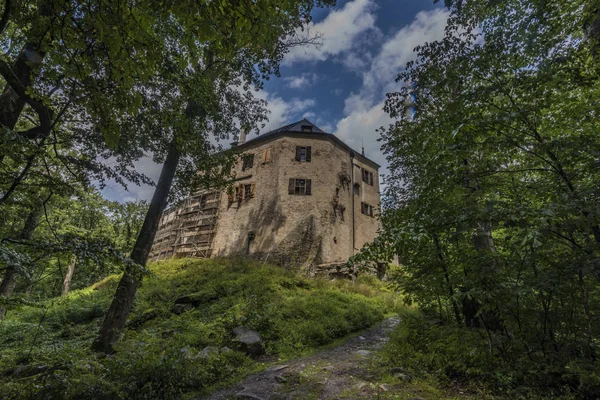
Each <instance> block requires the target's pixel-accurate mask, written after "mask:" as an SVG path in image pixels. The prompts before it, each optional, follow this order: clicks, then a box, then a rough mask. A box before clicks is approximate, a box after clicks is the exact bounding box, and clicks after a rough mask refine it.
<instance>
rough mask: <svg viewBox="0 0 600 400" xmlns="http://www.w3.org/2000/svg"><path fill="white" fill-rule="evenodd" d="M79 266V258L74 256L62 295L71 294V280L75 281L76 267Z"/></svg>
mask: <svg viewBox="0 0 600 400" xmlns="http://www.w3.org/2000/svg"><path fill="white" fill-rule="evenodd" d="M76 265H77V256H76V255H75V254H73V257H72V258H71V263H70V264H69V268H67V273H66V274H65V279H64V281H63V290H62V295H63V296H66V295H67V294H69V289H71V280H72V279H73V274H74V273H75V266H76Z"/></svg>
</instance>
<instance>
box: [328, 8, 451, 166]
mask: <svg viewBox="0 0 600 400" xmlns="http://www.w3.org/2000/svg"><path fill="white" fill-rule="evenodd" d="M447 19H448V13H447V12H446V11H445V10H444V9H442V8H440V9H436V10H433V11H429V12H420V13H418V14H417V15H416V16H415V19H414V20H413V22H412V23H411V24H410V25H407V26H405V27H403V28H402V29H400V30H399V31H398V32H396V33H395V34H394V35H393V36H391V37H390V38H388V39H387V40H386V41H385V42H384V43H383V45H382V46H381V48H380V50H379V52H378V53H377V54H376V55H375V56H374V57H373V59H372V61H371V64H370V67H368V69H367V71H366V72H364V73H363V74H362V85H361V88H360V90H359V92H358V93H351V94H350V95H349V96H348V97H347V98H346V100H345V104H344V113H345V114H346V116H345V117H344V118H342V119H341V120H340V121H338V122H337V124H336V127H335V130H334V131H333V133H334V134H335V135H336V136H338V137H339V138H340V139H342V140H343V141H344V142H346V143H347V144H348V145H349V146H350V147H352V148H354V149H355V150H360V149H361V147H362V145H363V143H364V147H365V153H366V155H367V157H369V158H371V159H373V160H374V161H376V162H377V163H379V164H381V165H382V166H383V168H382V170H381V171H380V172H381V173H387V168H386V166H387V162H386V160H385V157H384V155H383V154H382V153H381V143H380V142H378V141H377V139H378V138H379V134H378V133H377V132H376V130H377V129H378V128H380V127H382V126H383V127H388V125H389V124H391V123H393V120H392V119H391V118H390V117H389V115H388V114H387V113H385V112H384V111H383V106H384V104H385V93H386V92H390V91H395V90H397V89H398V88H397V84H396V83H395V78H396V75H397V74H398V73H399V72H400V71H401V70H402V68H404V67H405V66H406V63H407V62H409V61H411V60H413V59H414V58H415V56H416V54H415V53H414V48H415V47H416V46H418V45H421V44H424V43H425V42H432V41H435V40H438V39H441V38H442V37H443V35H444V29H445V27H446V22H447Z"/></svg>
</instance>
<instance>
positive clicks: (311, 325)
mask: <svg viewBox="0 0 600 400" xmlns="http://www.w3.org/2000/svg"><path fill="white" fill-rule="evenodd" d="M150 269H151V270H152V272H153V275H151V276H150V277H148V278H147V279H146V280H145V281H144V284H143V286H142V287H141V288H140V292H139V296H138V298H137V300H136V304H135V309H134V312H133V313H132V315H131V319H130V321H129V323H128V330H126V332H125V333H124V336H123V339H122V340H121V341H120V342H119V344H118V345H117V347H116V350H117V353H116V354H115V355H113V356H109V357H103V356H98V355H96V354H95V353H92V352H91V350H89V348H88V347H89V340H90V339H91V337H93V336H94V334H95V332H96V330H97V327H98V325H99V323H100V322H101V316H102V313H103V312H104V310H106V306H107V304H108V303H109V301H110V298H111V295H112V293H113V291H114V288H115V286H116V283H117V282H118V278H119V277H118V276H114V275H113V276H111V277H109V278H107V279H105V280H103V281H100V282H98V283H97V284H95V285H93V286H91V287H89V288H86V289H83V290H78V291H74V292H72V293H70V294H69V295H68V296H66V297H63V298H59V299H56V298H55V299H51V300H47V301H45V302H40V303H37V304H35V305H21V306H19V307H18V308H17V309H14V310H11V311H10V312H9V313H8V315H7V318H6V319H5V320H4V321H2V322H0V354H1V356H0V375H1V376H3V377H2V378H1V379H0V387H2V389H3V390H2V395H0V398H4V397H2V396H5V397H7V398H30V397H35V398H52V396H59V397H61V398H78V399H85V398H131V397H135V398H152V399H155V398H182V397H184V398H185V397H186V396H188V397H192V396H194V394H196V395H197V394H198V393H199V392H204V391H206V390H209V388H211V387H212V386H214V385H216V384H224V383H226V382H227V381H229V380H230V379H235V378H236V377H239V376H240V375H241V374H244V373H247V372H248V371H250V370H253V369H256V368H259V367H260V368H264V364H259V363H257V362H256V361H253V360H251V359H250V358H248V357H247V356H246V355H244V354H243V353H242V352H239V351H237V350H236V349H237V348H236V345H235V342H234V341H233V333H232V330H233V328H235V327H237V326H239V325H244V326H248V327H249V328H251V329H255V330H257V331H258V332H259V333H260V334H261V336H262V338H263V340H264V345H265V348H266V351H267V357H268V358H267V359H269V360H273V359H274V358H279V359H285V358H289V357H293V356H297V355H299V354H301V353H303V352H306V351H310V350H311V349H314V348H315V347H317V346H321V345H324V344H327V343H330V342H331V341H333V340H335V339H338V338H341V337H343V336H345V335H347V334H348V333H350V332H355V331H357V330H361V329H364V328H367V327H369V326H371V325H373V324H374V323H376V322H378V321H379V320H381V319H382V318H383V316H384V315H383V313H384V312H388V313H389V312H396V311H397V310H399V309H401V306H400V304H399V303H398V302H397V301H395V300H394V299H393V297H392V294H391V293H389V292H387V291H386V290H385V289H384V287H383V286H382V284H381V283H379V282H376V281H373V280H369V279H363V280H361V281H360V282H357V283H352V282H346V281H334V282H330V281H327V280H319V279H317V280H310V279H307V278H303V277H300V276H297V275H296V274H294V273H293V272H290V271H286V270H283V269H281V268H279V267H273V266H263V265H257V264H250V263H248V262H247V261H244V260H186V259H183V260H171V261H163V262H158V263H155V264H153V265H151V267H150ZM192 294H199V295H198V296H197V297H199V298H203V299H204V302H202V303H201V304H198V305H197V306H196V307H195V308H193V309H191V310H189V311H186V312H183V313H181V314H176V313H173V312H172V311H173V306H174V303H175V300H176V299H177V298H179V297H181V296H185V295H192ZM206 346H217V347H219V348H223V347H228V348H231V349H233V351H231V352H229V351H220V352H218V353H215V354H213V355H212V356H210V357H209V358H207V359H204V358H201V357H199V356H198V353H199V352H200V350H202V349H203V348H204V347H206ZM27 364H29V365H40V364H43V365H46V366H48V367H49V369H48V370H47V371H46V372H43V373H42V374H38V375H34V376H31V377H27V378H20V379H16V378H12V377H11V376H10V374H8V375H6V373H7V372H8V371H13V370H14V369H15V368H16V367H17V366H19V365H27Z"/></svg>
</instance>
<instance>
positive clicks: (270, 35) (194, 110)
mask: <svg viewBox="0 0 600 400" xmlns="http://www.w3.org/2000/svg"><path fill="white" fill-rule="evenodd" d="M275 3H276V2H271V1H262V2H258V3H255V2H251V1H248V2H245V1H241V2H237V4H229V3H228V2H225V3H221V6H222V7H224V8H225V9H221V10H216V11H215V12H216V14H217V15H218V16H219V18H217V19H216V20H215V18H214V17H213V16H211V18H210V19H211V22H212V23H213V25H216V26H217V27H218V28H217V30H219V31H220V32H227V33H228V34H227V35H226V38H219V40H214V39H210V40H207V41H206V42H204V45H205V46H206V47H205V48H204V49H203V51H202V52H198V54H202V58H201V59H200V61H198V60H193V61H192V64H191V66H190V67H189V68H187V69H186V70H184V71H177V70H176V71H175V73H173V70H172V69H171V68H170V63H167V64H168V65H167V68H166V69H165V70H164V71H163V73H164V74H165V75H163V76H161V78H160V79H157V81H156V85H155V86H154V87H155V90H157V91H158V92H160V93H161V94H162V95H163V96H167V98H169V103H168V104H167V105H166V107H165V105H164V104H163V105H160V104H159V105H158V107H156V108H157V109H161V108H162V110H164V109H165V108H166V109H167V110H168V111H167V112H165V111H162V112H159V115H165V116H166V118H165V120H161V123H164V122H165V121H167V120H169V121H170V122H171V123H168V124H166V126H168V127H171V128H172V130H171V131H170V132H169V135H168V137H169V138H170V140H169V142H168V145H167V146H165V147H166V149H165V150H166V157H165V161H164V165H163V169H162V171H161V175H160V178H159V180H158V183H157V188H156V191H155V193H154V196H153V198H152V201H151V202H150V205H149V209H148V213H147V214H146V218H145V220H144V224H143V225H142V228H141V231H140V234H139V235H138V239H137V241H136V244H135V246H134V248H133V251H132V253H131V259H132V260H133V261H134V262H135V263H136V264H137V265H139V266H142V267H143V266H144V265H145V263H146V261H147V258H148V254H149V252H150V249H151V246H152V242H153V240H154V235H155V233H156V229H157V227H158V222H159V218H160V215H161V214H162V212H163V211H164V209H165V207H166V205H167V200H168V193H169V191H170V189H171V185H172V182H173V180H174V178H175V174H176V171H177V167H178V164H179V160H180V159H182V158H184V157H185V156H186V155H187V157H189V158H191V159H193V160H194V161H195V162H194V165H195V166H196V167H197V166H198V165H202V164H204V163H206V162H207V161H209V162H210V160H211V159H212V157H210V151H207V150H210V146H209V145H208V134H209V132H211V131H212V134H213V135H214V136H216V137H217V138H219V137H227V136H228V135H229V134H230V133H233V132H234V129H235V126H236V124H235V123H234V121H235V119H239V120H240V122H241V125H242V126H248V127H256V126H257V124H258V123H259V122H260V121H261V120H262V119H264V110H263V106H262V103H261V102H260V101H257V100H255V99H254V98H253V97H252V95H251V94H250V93H249V92H248V90H247V89H248V88H249V86H250V85H252V86H255V87H260V85H261V79H262V78H265V77H268V75H269V74H271V73H278V63H279V62H280V61H281V59H282V57H283V55H284V53H285V52H286V51H287V49H288V48H289V47H290V46H292V45H296V44H299V43H298V42H297V41H295V40H294V39H292V40H290V38H295V37H296V30H297V29H298V28H300V27H301V26H302V25H303V24H304V23H305V22H307V21H308V20H309V19H310V11H311V9H312V7H313V5H314V4H315V3H317V4H323V3H324V2H314V3H313V1H297V2H291V3H289V4H286V5H285V6H284V7H282V6H281V5H278V6H276V5H275ZM228 7H231V9H227V8H228ZM230 13H233V14H230ZM231 15H233V17H232V18H233V21H231V20H230V17H229V16H231ZM197 17H198V18H201V17H202V16H197ZM200 21H201V19H200ZM220 23H222V24H223V25H219V24H220ZM176 28H177V29H175V30H176V31H177V32H184V33H185V29H186V28H187V27H186V26H184V25H181V26H178V27H176ZM309 40H310V39H309ZM165 76H167V77H168V78H169V79H164V77H165ZM169 80H170V81H171V82H172V81H175V82H177V84H178V88H179V89H178V90H175V91H173V90H172V89H171V88H170V85H169ZM236 86H237V87H243V88H244V91H242V92H240V90H239V89H238V88H236ZM165 87H167V88H168V90H166V91H165V90H164V88H165ZM169 94H170V95H169ZM172 116H177V117H176V120H175V121H173V120H172ZM192 144H193V145H192ZM184 149H185V150H187V152H184V151H185V150H184ZM188 149H189V150H188ZM191 150H195V152H194V151H191ZM229 165H231V163H229ZM205 170H206V169H205ZM213 170H214V169H213ZM221 172H223V173H225V175H227V173H228V171H227V170H226V169H223V170H222V171H221ZM205 176H210V177H211V180H214V178H216V176H214V175H211V174H207V175H205ZM213 184H214V182H213ZM140 279H141V275H140V271H139V270H136V269H134V268H128V269H127V270H126V271H125V273H124V275H123V277H122V279H121V281H120V282H119V285H118V287H117V291H116V293H115V296H114V298H113V301H112V303H111V306H110V308H109V310H108V313H107V315H106V318H105V320H104V322H103V324H102V327H101V328H100V332H99V335H98V337H97V338H96V340H95V341H94V343H93V346H92V347H93V349H94V350H96V351H101V352H105V353H110V352H113V351H114V344H115V343H116V342H117V341H118V339H119V336H120V334H121V331H122V330H123V328H124V326H125V322H126V320H127V317H128V315H129V312H130V311H131V308H132V306H133V301H134V299H135V293H136V290H137V287H138V285H139V282H140Z"/></svg>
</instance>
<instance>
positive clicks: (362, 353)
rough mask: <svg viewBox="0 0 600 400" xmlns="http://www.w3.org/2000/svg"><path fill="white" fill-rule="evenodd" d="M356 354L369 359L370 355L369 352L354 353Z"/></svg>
mask: <svg viewBox="0 0 600 400" xmlns="http://www.w3.org/2000/svg"><path fill="white" fill-rule="evenodd" d="M356 354H358V355H361V356H363V357H369V356H370V355H371V352H370V351H369V350H359V351H357V352H356Z"/></svg>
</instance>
